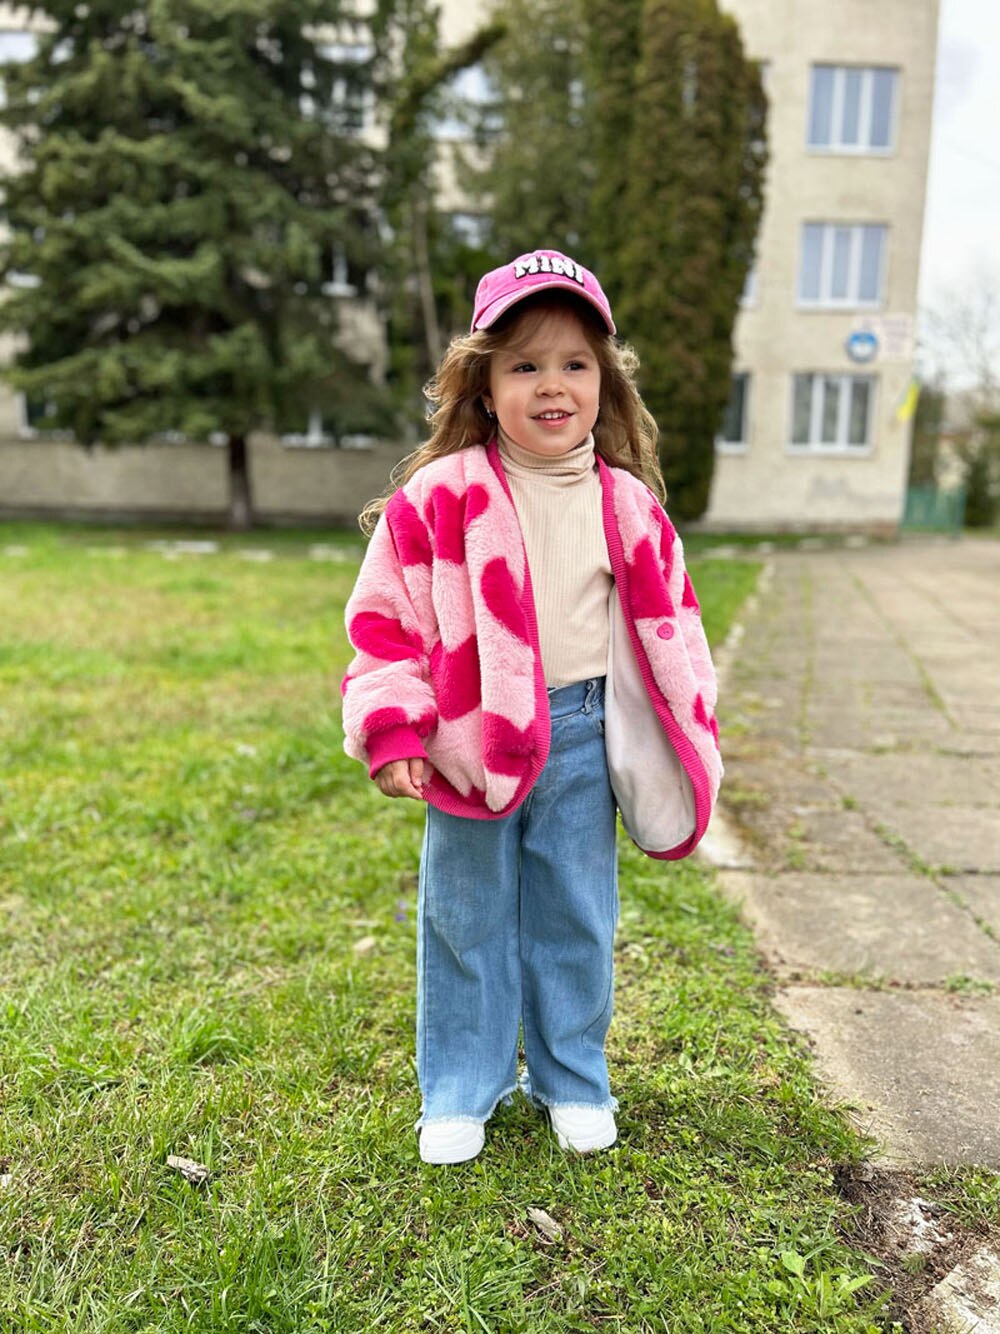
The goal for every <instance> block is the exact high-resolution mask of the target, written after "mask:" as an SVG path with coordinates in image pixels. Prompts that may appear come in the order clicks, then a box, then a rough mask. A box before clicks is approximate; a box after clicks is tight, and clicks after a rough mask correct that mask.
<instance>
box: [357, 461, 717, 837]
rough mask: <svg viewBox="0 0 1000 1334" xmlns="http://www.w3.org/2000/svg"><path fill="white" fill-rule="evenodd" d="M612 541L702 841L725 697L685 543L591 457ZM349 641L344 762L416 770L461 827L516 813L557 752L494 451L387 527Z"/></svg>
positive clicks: (424, 483)
mask: <svg viewBox="0 0 1000 1334" xmlns="http://www.w3.org/2000/svg"><path fill="white" fill-rule="evenodd" d="M598 465H599V468H600V477H601V484H602V491H603V519H604V533H605V538H606V540H607V544H608V554H609V556H610V559H611V569H612V573H613V574H614V578H615V583H616V586H617V589H618V593H619V598H620V600H621V605H622V609H623V611H624V613H625V622H626V625H627V627H628V631H629V637H630V639H631V641H632V647H633V649H634V651H635V655H636V660H637V662H638V666H639V670H640V672H641V675H642V679H643V683H644V684H645V687H646V691H647V693H648V695H649V697H650V700H651V701H652V704H653V706H654V709H655V711H656V715H657V716H658V718H659V720H660V723H661V725H662V727H663V729H664V732H665V733H666V735H667V737H668V739H669V740H670V743H671V745H672V746H673V749H674V751H675V752H676V754H677V757H678V758H679V760H680V763H681V765H682V767H683V769H684V771H685V773H686V775H687V777H688V779H689V781H690V783H691V787H692V790H693V794H694V804H695V828H694V832H693V833H692V835H691V836H690V838H688V839H686V840H685V841H684V842H683V843H682V844H680V845H679V846H678V847H675V848H672V849H670V850H669V851H666V852H659V853H656V854H651V855H656V856H659V857H665V858H671V859H672V858H677V857H684V856H686V855H687V854H688V853H689V852H691V851H693V849H694V847H695V846H696V844H697V843H698V842H699V840H700V839H701V837H702V835H703V833H704V832H705V828H706V826H707V824H708V819H709V816H710V814H711V811H712V806H713V804H714V801H715V797H716V794H717V792H718V789H719V784H720V781H721V778H722V761H721V758H720V755H719V748H718V738H719V730H718V726H717V724H716V721H715V717H714V708H715V699H716V684H715V672H714V669H713V667H712V661H711V657H710V656H709V651H708V644H707V642H706V639H705V634H704V630H703V629H702V625H701V617H700V614H699V608H698V602H697V599H696V598H695V595H694V590H693V588H692V587H691V581H690V579H689V578H688V576H687V572H686V571H685V569H684V558H683V552H682V549H681V543H680V540H679V539H678V537H677V534H676V532H675V531H674V528H673V525H672V524H671V523H670V520H669V519H668V518H667V516H666V514H665V513H664V512H663V509H662V508H661V506H660V504H659V502H658V501H657V500H656V498H655V496H654V495H653V494H652V492H651V491H649V489H648V488H647V487H646V486H644V485H643V484H642V482H640V481H638V479H637V478H635V477H633V476H632V475H631V473H628V472H625V471H624V470H622V469H620V468H610V467H608V465H607V464H606V463H605V462H604V461H603V460H602V459H598ZM346 617H347V628H348V635H349V637H350V640H351V643H352V645H353V646H354V648H355V650H356V656H355V658H354V660H353V662H352V663H351V665H350V668H349V669H348V673H347V676H346V677H345V678H344V683H343V694H344V730H345V736H346V739H345V749H346V750H347V753H348V754H349V755H351V756H353V757H354V758H356V759H359V760H363V761H365V762H367V764H368V766H369V772H370V773H372V774H374V773H376V772H377V771H378V770H379V769H380V768H381V767H382V766H383V765H384V764H388V763H389V762H390V761H392V760H399V759H410V758H413V757H414V756H422V757H424V758H426V759H427V760H429V761H430V764H431V766H432V774H431V777H430V780H429V781H425V784H424V795H425V797H426V799H427V801H429V802H430V803H431V804H432V805H433V806H436V807H437V808H438V809H440V810H442V811H447V812H449V813H450V814H452V815H463V816H470V817H472V818H476V819H496V818H499V817H501V816H504V815H509V814H510V813H511V812H512V811H513V810H515V809H516V808H517V807H518V806H519V805H520V803H521V802H522V801H523V800H524V798H525V797H526V796H527V794H528V792H529V791H530V790H531V788H532V786H533V784H534V782H535V780H536V779H537V777H538V775H539V774H540V773H541V771H542V767H543V765H544V764H545V761H546V758H547V756H548V751H549V739H550V731H549V710H548V698H547V694H546V689H545V679H544V676H543V674H542V663H541V655H540V653H539V648H538V628H537V623H536V619H535V606H534V599H533V596H532V591H531V576H530V574H529V571H528V566H527V560H526V556H525V550H524V540H523V537H522V534H521V528H520V524H519V522H518V518H517V512H516V510H515V508H514V502H513V500H512V498H511V494H510V489H509V487H508V485H507V479H506V476H505V474H504V470H503V464H502V462H501V460H500V455H499V450H498V449H497V447H496V444H495V443H493V444H490V445H489V446H478V445H477V446H473V447H471V448H468V449H463V450H460V451H459V452H458V453H456V454H450V455H448V456H447V457H445V458H441V459H437V460H435V461H434V462H433V463H430V464H427V465H426V466H425V467H423V468H421V469H420V471H419V472H417V473H416V474H415V475H414V476H413V477H412V478H411V479H410V481H409V482H408V483H407V484H406V485H405V486H404V487H402V488H401V489H400V490H398V491H397V492H396V493H395V494H394V495H393V497H392V499H391V500H390V501H389V503H388V505H387V506H386V510H385V513H384V514H383V515H382V518H381V519H380V520H379V523H378V527H377V528H376V530H375V533H374V535H373V537H372V540H371V543H370V545H369V548H368V552H367V554H366V556H365V560H364V563H363V565H362V567H361V572H360V574H359V576H358V581H357V584H356V586H355V589H354V592H353V593H352V595H351V598H350V600H349V602H348V604H347V612H346Z"/></svg>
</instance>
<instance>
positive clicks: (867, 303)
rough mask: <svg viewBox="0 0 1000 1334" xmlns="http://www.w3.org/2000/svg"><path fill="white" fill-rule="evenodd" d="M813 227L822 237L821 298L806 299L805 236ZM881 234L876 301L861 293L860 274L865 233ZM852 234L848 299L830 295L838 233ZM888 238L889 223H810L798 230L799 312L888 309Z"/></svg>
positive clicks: (796, 291)
mask: <svg viewBox="0 0 1000 1334" xmlns="http://www.w3.org/2000/svg"><path fill="white" fill-rule="evenodd" d="M810 227H815V228H820V229H821V231H822V236H821V240H820V254H819V282H818V288H819V295H818V296H815V297H812V296H804V295H803V289H804V287H805V277H806V268H805V264H806V236H807V229H808V228H810ZM869 230H871V231H878V232H880V233H881V236H880V243H879V257H878V284H877V287H878V291H877V295H876V296H875V297H874V298H870V297H862V296H861V295H860V293H859V294H858V295H853V293H855V292H858V289H860V286H861V274H862V271H863V267H864V233H865V232H866V231H869ZM843 231H848V232H850V234H851V235H850V254H849V256H848V295H847V296H846V297H839V296H833V295H832V294H828V293H830V291H831V289H832V287H833V274H834V264H835V250H836V245H837V233H838V232H843ZM889 238H890V229H889V224H888V223H887V222H846V221H841V220H837V221H822V222H818V221H812V220H807V221H805V222H803V223H802V224H801V225H800V227H799V274H798V279H797V281H796V285H795V305H796V308H797V309H798V310H882V309H883V308H884V306H885V292H886V286H887V278H888V268H889Z"/></svg>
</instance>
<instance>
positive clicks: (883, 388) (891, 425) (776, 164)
mask: <svg viewBox="0 0 1000 1334" xmlns="http://www.w3.org/2000/svg"><path fill="white" fill-rule="evenodd" d="M722 5H723V8H724V9H725V10H726V11H727V12H729V13H731V14H732V15H733V16H734V17H735V18H736V19H737V20H738V22H739V23H740V26H741V28H742V31H743V37H744V44H745V46H746V49H747V53H748V55H750V56H751V57H752V58H754V59H756V60H759V61H760V62H761V63H762V66H763V71H764V78H765V83H766V87H767V92H768V98H769V103H770V112H769V132H768V133H769V143H770V150H771V161H770V166H769V170H768V180H767V199H766V207H765V213H764V218H763V222H762V226H761V231H760V236H759V238H758V246H757V262H756V265H755V268H754V272H753V274H752V275H751V277H750V281H749V282H748V289H747V292H746V293H745V296H744V308H743V310H742V311H741V314H740V317H739V321H738V324H737V328H736V338H735V363H734V380H733V396H732V399H731V402H730V410H729V413H728V414H727V419H726V422H725V424H724V427H723V431H722V436H721V439H720V441H719V444H718V458H717V460H716V465H717V466H716V474H715V480H714V484H713V489H712V497H711V503H710V507H709V510H708V514H707V516H706V519H707V522H708V523H709V524H710V525H711V526H713V527H718V528H733V527H740V528H752V527H759V528H777V527H798V526H801V527H803V528H810V529H817V528H825V527H830V528H837V527H865V528H873V529H880V528H883V529H894V528H895V527H896V526H897V524H898V523H899V519H900V516H901V515H902V511H903V505H904V500H905V492H906V474H907V466H908V461H909V438H910V431H911V420H910V418H911V417H912V404H913V399H912V395H910V394H909V392H908V391H909V388H910V385H911V381H912V375H913V359H914V328H915V323H916V310H917V279H918V270H919V260H920V246H921V237H922V231H923V215H924V197H925V189H926V180H927V161H928V153H929V147H930V126H931V112H932V107H933V100H934V96H933V95H934V69H935V57H936V48H937V23H938V0H881V3H879V4H878V5H875V6H873V5H871V4H870V3H868V2H867V0H840V3H838V4H836V5H830V4H827V3H826V0H722Z"/></svg>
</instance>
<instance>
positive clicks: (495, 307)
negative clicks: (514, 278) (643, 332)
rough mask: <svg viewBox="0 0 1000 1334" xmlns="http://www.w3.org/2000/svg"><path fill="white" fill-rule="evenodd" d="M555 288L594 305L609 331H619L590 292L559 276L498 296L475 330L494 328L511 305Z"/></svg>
mask: <svg viewBox="0 0 1000 1334" xmlns="http://www.w3.org/2000/svg"><path fill="white" fill-rule="evenodd" d="M555 288H558V289H561V290H562V291H564V292H572V293H573V295H574V296H576V297H579V298H580V300H581V301H584V302H586V304H587V305H588V306H591V307H593V309H594V310H596V311H597V313H598V315H600V317H601V319H602V320H603V321H604V324H605V326H606V328H607V331H608V333H611V334H613V333H617V332H618V331H617V329H616V328H615V322H614V320H613V319H612V318H611V316H610V315H609V314H608V312H607V311H606V310H603V309H602V308H601V307H600V306H599V305H598V304H597V302H596V301H594V300H593V299H592V298H591V296H590V293H589V292H584V291H581V289H580V284H579V283H576V282H561V281H560V280H559V279H558V278H556V279H555V281H554V282H551V283H538V284H537V286H535V287H531V288H528V289H527V290H525V291H523V292H508V293H506V294H505V295H504V296H501V297H497V299H496V300H495V301H491V302H490V304H489V305H488V306H487V307H486V309H485V310H484V311H483V312H482V314H481V315H480V316H479V318H478V319H477V320H476V321H475V323H474V324H473V326H472V328H473V331H475V330H476V329H489V328H492V326H493V325H494V324H496V322H497V320H498V319H499V318H500V316H501V315H503V314H504V312H505V311H508V310H510V308H511V306H516V305H517V304H518V302H519V301H526V300H527V299H528V297H529V296H535V295H536V294H537V293H538V292H551V291H552V290H553V289H555Z"/></svg>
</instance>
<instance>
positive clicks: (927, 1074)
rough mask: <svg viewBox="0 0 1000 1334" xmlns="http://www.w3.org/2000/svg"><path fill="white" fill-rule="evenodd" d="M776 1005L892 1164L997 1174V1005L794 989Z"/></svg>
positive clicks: (996, 1001) (992, 1000)
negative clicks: (948, 1166)
mask: <svg viewBox="0 0 1000 1334" xmlns="http://www.w3.org/2000/svg"><path fill="white" fill-rule="evenodd" d="M775 1000H776V1004H777V1006H778V1009H779V1010H780V1011H781V1012H782V1014H783V1015H784V1016H785V1018H786V1019H787V1020H788V1022H789V1023H790V1024H791V1026H792V1027H793V1028H795V1029H798V1030H799V1031H800V1032H803V1033H805V1034H807V1035H808V1036H809V1037H810V1038H811V1039H812V1041H813V1044H814V1047H815V1051H816V1063H817V1069H818V1072H819V1074H820V1076H821V1077H822V1079H823V1081H824V1082H825V1083H826V1084H827V1085H828V1087H829V1088H830V1090H831V1092H832V1093H833V1095H834V1097H835V1098H836V1099H837V1100H838V1101H842V1102H846V1103H849V1104H851V1105H852V1106H853V1107H854V1108H856V1112H855V1113H854V1114H855V1117H856V1120H857V1121H858V1123H859V1124H860V1125H861V1127H862V1129H864V1130H865V1131H866V1132H868V1133H871V1134H874V1135H876V1136H877V1137H878V1138H879V1139H880V1140H881V1141H882V1143H883V1145H884V1147H885V1152H886V1155H887V1156H888V1157H889V1158H890V1159H892V1160H894V1161H905V1162H917V1163H924V1164H934V1163H941V1162H946V1163H951V1164H975V1165H979V1166H983V1167H989V1168H994V1169H996V1168H1000V1119H998V1117H997V1108H998V1107H1000V997H998V996H988V997H982V998H975V999H970V998H967V997H961V998H960V997H956V996H952V995H941V994H939V993H934V992H915V991H867V992H866V991H856V990H853V989H852V988H849V987H792V988H785V989H784V990H781V991H779V992H778V994H777V996H776V998H775Z"/></svg>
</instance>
